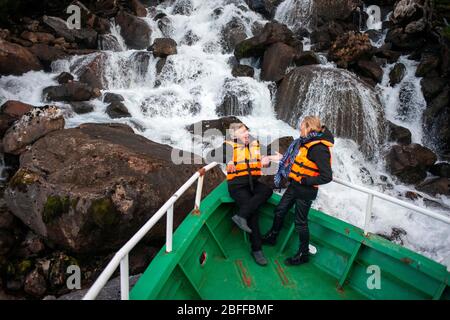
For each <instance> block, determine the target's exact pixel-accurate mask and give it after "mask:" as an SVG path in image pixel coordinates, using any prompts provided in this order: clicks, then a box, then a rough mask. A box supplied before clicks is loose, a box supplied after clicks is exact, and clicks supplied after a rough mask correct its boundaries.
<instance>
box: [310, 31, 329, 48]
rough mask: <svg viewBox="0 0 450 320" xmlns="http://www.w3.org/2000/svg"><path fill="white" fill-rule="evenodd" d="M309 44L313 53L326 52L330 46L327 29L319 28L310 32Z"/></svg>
mask: <svg viewBox="0 0 450 320" xmlns="http://www.w3.org/2000/svg"><path fill="white" fill-rule="evenodd" d="M311 43H312V49H313V50H314V51H317V52H320V51H325V50H328V49H329V48H330V46H331V36H330V33H329V31H328V28H320V29H317V30H313V32H311Z"/></svg>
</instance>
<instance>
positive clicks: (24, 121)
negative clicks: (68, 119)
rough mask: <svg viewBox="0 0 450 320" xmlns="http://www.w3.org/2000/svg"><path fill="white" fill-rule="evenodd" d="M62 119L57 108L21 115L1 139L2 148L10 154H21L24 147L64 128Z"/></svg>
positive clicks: (36, 109) (41, 109) (47, 108)
mask: <svg viewBox="0 0 450 320" xmlns="http://www.w3.org/2000/svg"><path fill="white" fill-rule="evenodd" d="M64 124H65V122H64V117H63V115H62V114H61V111H60V110H59V109H58V108H57V107H53V106H46V107H36V108H34V109H33V110H31V111H30V112H29V113H27V114H25V115H23V116H22V117H21V118H20V120H19V121H17V122H16V123H15V124H14V125H13V126H12V127H11V128H9V129H8V130H7V131H6V133H5V136H4V137H3V148H4V150H5V152H8V153H11V154H16V155H17V154H21V153H22V152H23V151H24V150H25V147H26V146H28V145H30V144H32V143H33V142H35V141H36V140H38V139H39V138H41V137H43V136H45V135H46V134H47V133H49V132H52V131H55V130H60V129H63V128H64Z"/></svg>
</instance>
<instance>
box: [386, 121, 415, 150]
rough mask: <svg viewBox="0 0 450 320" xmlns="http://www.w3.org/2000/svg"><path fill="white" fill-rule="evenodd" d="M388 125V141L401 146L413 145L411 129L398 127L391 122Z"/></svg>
mask: <svg viewBox="0 0 450 320" xmlns="http://www.w3.org/2000/svg"><path fill="white" fill-rule="evenodd" d="M387 123H388V130H389V131H388V140H389V141H394V142H397V143H399V144H410V143H411V131H409V129H407V128H405V127H402V126H399V125H396V124H394V123H392V122H390V121H387Z"/></svg>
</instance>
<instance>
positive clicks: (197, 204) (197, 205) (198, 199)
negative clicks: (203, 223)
mask: <svg viewBox="0 0 450 320" xmlns="http://www.w3.org/2000/svg"><path fill="white" fill-rule="evenodd" d="M199 172H200V176H199V177H198V181H197V191H196V192H195V205H194V214H200V202H201V200H202V190H203V178H204V177H205V172H204V170H203V171H201V170H200V171H199Z"/></svg>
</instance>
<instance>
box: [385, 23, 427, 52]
mask: <svg viewBox="0 0 450 320" xmlns="http://www.w3.org/2000/svg"><path fill="white" fill-rule="evenodd" d="M385 41H386V43H391V44H392V49H394V50H399V51H408V50H414V49H416V48H420V47H421V46H422V45H423V44H424V43H425V39H424V38H423V37H418V36H414V35H410V34H407V33H405V32H403V28H393V29H390V30H389V31H388V33H387V35H386V40H385Z"/></svg>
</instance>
